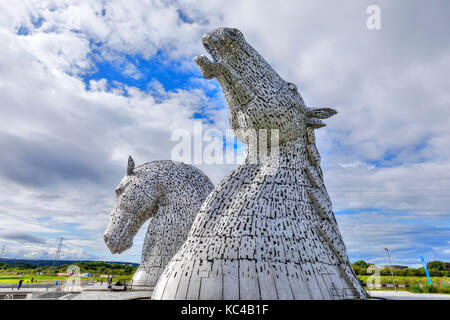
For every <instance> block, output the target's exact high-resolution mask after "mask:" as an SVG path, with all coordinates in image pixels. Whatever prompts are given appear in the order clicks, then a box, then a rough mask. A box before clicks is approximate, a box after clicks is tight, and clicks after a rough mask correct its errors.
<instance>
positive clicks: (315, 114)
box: [306, 108, 337, 119]
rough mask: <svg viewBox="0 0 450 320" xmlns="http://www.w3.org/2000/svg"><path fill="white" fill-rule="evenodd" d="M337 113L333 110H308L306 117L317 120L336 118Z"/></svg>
mask: <svg viewBox="0 0 450 320" xmlns="http://www.w3.org/2000/svg"><path fill="white" fill-rule="evenodd" d="M336 113H337V111H336V110H334V109H331V108H317V109H308V110H307V111H306V115H307V116H308V117H311V118H316V119H328V118H329V117H332V116H334V115H335V114H336Z"/></svg>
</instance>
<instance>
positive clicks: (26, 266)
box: [0, 262, 136, 276]
mask: <svg viewBox="0 0 450 320" xmlns="http://www.w3.org/2000/svg"><path fill="white" fill-rule="evenodd" d="M73 265H77V266H78V267H80V272H81V273H91V274H92V275H93V276H98V275H102V274H112V275H132V274H133V273H134V271H135V270H136V268H135V267H133V266H132V265H124V264H119V263H109V262H74V263H73ZM68 267H69V264H61V265H57V266H45V265H44V266H42V265H35V264H32V263H29V262H16V263H6V262H0V272H3V273H5V272H7V273H11V272H12V273H38V272H39V273H41V274H42V275H56V274H57V273H65V272H66V271H67V268H68Z"/></svg>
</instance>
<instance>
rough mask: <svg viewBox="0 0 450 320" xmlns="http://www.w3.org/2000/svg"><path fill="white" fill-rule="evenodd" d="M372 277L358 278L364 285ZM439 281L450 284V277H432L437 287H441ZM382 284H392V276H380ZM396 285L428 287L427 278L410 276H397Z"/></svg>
mask: <svg viewBox="0 0 450 320" xmlns="http://www.w3.org/2000/svg"><path fill="white" fill-rule="evenodd" d="M369 277H370V276H358V278H359V279H360V280H362V281H364V283H367V278H369ZM439 281H444V282H450V277H431V282H432V283H433V284H435V285H439ZM380 282H381V283H382V284H392V283H393V282H392V276H380ZM395 283H396V284H409V285H415V284H416V285H418V284H423V285H426V284H427V283H428V282H427V277H410V276H395Z"/></svg>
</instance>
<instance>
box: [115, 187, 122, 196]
mask: <svg viewBox="0 0 450 320" xmlns="http://www.w3.org/2000/svg"><path fill="white" fill-rule="evenodd" d="M121 194H122V189H121V188H117V189H116V195H117V196H118V197H119V196H120V195H121Z"/></svg>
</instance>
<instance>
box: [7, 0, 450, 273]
mask: <svg viewBox="0 0 450 320" xmlns="http://www.w3.org/2000/svg"><path fill="white" fill-rule="evenodd" d="M369 4H378V5H379V6H380V9H381V17H382V24H381V29H380V30H369V29H367V27H366V19H367V13H366V8H367V6H368V5H369ZM448 7H449V4H448V3H447V2H445V1H436V2H433V4H424V3H421V2H414V3H411V2H409V1H396V2H395V3H387V2H385V1H370V2H366V1H348V2H346V3H345V4H343V5H342V6H340V7H339V8H336V7H335V6H334V5H333V2H332V1H319V2H318V1H286V2H283V3H281V4H279V3H277V4H275V3H266V2H265V3H264V4H262V3H261V2H260V1H246V2H245V4H243V3H241V2H239V1H215V2H214V3H212V2H208V1H197V2H195V3H192V2H191V1H188V0H180V1H150V2H149V1H133V2H130V3H127V5H125V4H120V3H119V2H114V1H95V0H90V1H84V2H83V3H78V2H75V1H69V0H63V1H57V2H55V1H31V0H30V1H23V2H21V3H20V4H14V5H13V4H8V3H6V2H4V3H1V4H0V18H1V19H0V21H1V22H0V31H1V32H0V38H1V40H2V43H3V44H4V45H3V47H2V55H1V57H0V73H1V80H0V101H1V104H0V108H1V112H2V115H3V116H2V118H1V120H0V121H1V122H2V126H1V127H0V146H1V148H2V150H3V153H2V156H1V157H0V181H1V183H0V221H2V223H1V224H0V245H5V248H6V250H5V251H6V252H5V256H9V257H26V258H50V259H52V258H53V256H54V254H55V251H56V247H57V241H58V240H57V239H58V238H59V237H61V236H63V237H64V238H65V239H66V240H65V241H64V247H63V258H64V259H80V258H89V259H98V260H121V261H133V262H138V261H139V259H140V250H141V247H142V241H143V236H144V234H145V228H146V226H144V227H143V228H142V229H141V231H140V233H139V234H138V235H137V236H136V238H135V244H134V246H133V248H131V249H130V250H128V251H126V252H124V253H123V254H122V255H112V254H110V253H109V251H108V249H107V248H106V246H105V245H104V243H103V240H102V234H103V231H104V229H105V227H106V223H107V221H108V213H109V209H110V207H111V205H112V202H113V200H114V190H115V187H116V186H117V184H118V183H119V182H120V180H121V178H122V176H123V174H124V170H125V166H126V160H127V158H128V155H129V154H132V155H133V157H134V158H135V161H136V163H137V164H140V163H144V162H148V161H152V160H158V159H169V158H170V151H171V148H172V147H173V146H174V144H175V142H173V141H171V133H172V132H173V131H174V130H176V129H180V128H181V129H185V130H188V131H189V132H193V121H194V120H197V121H198V120H202V121H203V124H204V126H205V128H207V129H218V130H221V131H222V132H223V131H224V130H225V129H227V128H229V124H228V109H227V106H226V104H225V102H224V100H223V95H222V93H221V91H220V88H219V87H218V84H217V82H216V81H215V80H212V81H207V80H205V79H203V78H202V77H201V75H200V73H199V71H198V69H197V67H196V65H195V64H194V63H193V61H192V58H193V57H194V56H195V55H198V54H204V53H205V51H204V49H203V47H202V45H201V36H202V34H203V33H205V32H208V31H211V30H212V29H214V28H216V27H219V26H232V27H237V28H239V29H240V30H242V31H243V33H244V35H245V36H246V38H247V40H248V41H249V42H250V43H251V44H252V45H253V46H254V47H255V48H256V49H257V50H258V51H259V52H260V53H261V54H262V55H263V56H264V57H265V58H266V60H267V61H269V63H271V64H272V65H273V66H274V68H275V69H276V70H277V71H278V72H279V73H280V75H281V76H282V77H284V78H285V79H286V80H288V81H291V82H294V83H296V85H297V86H298V88H299V90H300V92H301V93H302V96H303V98H304V99H305V102H306V103H307V105H309V106H311V107H319V106H321V107H332V108H335V109H337V110H338V112H339V113H338V115H336V116H335V117H333V118H331V119H329V120H328V121H327V124H328V126H327V127H326V128H323V129H320V130H318V132H317V140H318V147H319V151H320V152H321V155H322V168H323V170H324V174H325V182H326V185H327V188H328V190H329V193H330V196H331V198H332V201H333V206H334V210H335V212H336V215H337V220H338V222H339V226H340V229H341V232H342V234H343V236H344V238H345V241H346V244H347V248H348V253H349V256H350V259H351V260H352V261H355V260H358V259H365V260H368V261H372V262H375V263H379V264H385V263H386V257H385V253H384V248H385V247H388V248H390V249H391V255H392V259H393V263H395V264H408V265H418V264H420V256H421V255H422V256H424V258H425V259H426V260H437V259H439V260H447V261H450V205H449V199H450V151H449V150H450V149H449V148H448V141H450V111H449V110H450V108H448V106H449V104H450V90H449V89H450V81H449V78H448V75H447V74H446V70H449V67H450V41H448V40H449V39H448V34H447V33H446V32H444V31H443V30H448V29H449V22H448V18H447V17H446V15H445V12H448ZM267 21H271V23H267ZM241 147H242V146H240V148H239V150H242V148H241ZM199 168H200V169H202V170H203V171H204V172H205V173H206V174H207V175H208V176H209V177H210V178H211V179H212V180H213V182H214V183H218V182H219V181H220V180H221V179H222V178H223V177H224V176H225V175H226V174H227V173H228V172H229V171H230V170H231V169H232V168H233V165H206V164H201V165H199Z"/></svg>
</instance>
